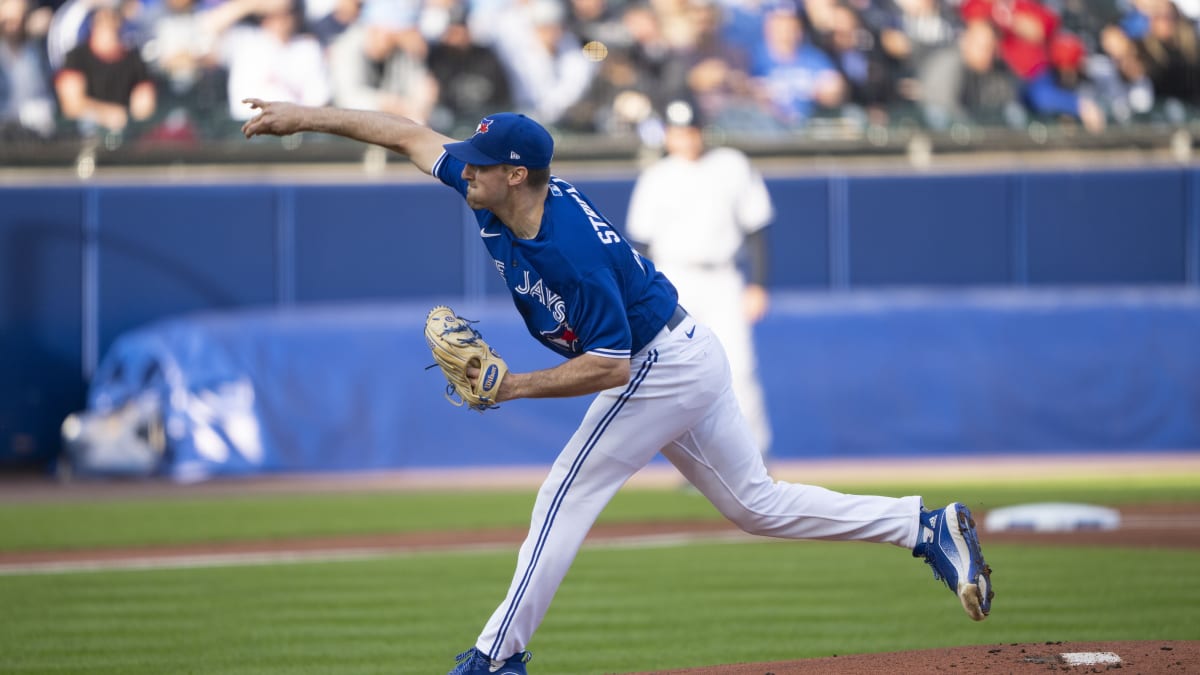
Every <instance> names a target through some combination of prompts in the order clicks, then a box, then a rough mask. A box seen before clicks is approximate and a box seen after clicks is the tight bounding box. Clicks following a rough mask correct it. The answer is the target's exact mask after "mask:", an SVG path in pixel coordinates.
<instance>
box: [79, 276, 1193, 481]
mask: <svg viewBox="0 0 1200 675" xmlns="http://www.w3.org/2000/svg"><path fill="white" fill-rule="evenodd" d="M432 304H434V303H433V302H430V303H421V304H417V303H401V304H387V305H370V306H334V307H318V308H303V309H288V310H276V309H270V310H261V311H238V312H231V313H223V314H202V315H194V316H184V317H179V318H175V319H171V320H166V321H161V322H158V323H155V324H152V325H148V326H146V327H144V328H142V329H139V330H136V331H132V332H129V333H127V334H125V335H123V336H121V337H120V338H119V339H118V340H117V341H116V342H115V343H114V345H113V348H112V349H111V350H110V351H109V353H108V354H107V355H106V356H105V358H104V359H103V361H102V363H101V365H100V368H99V369H98V371H97V373H96V376H95V378H94V379H93V382H92V383H91V389H90V392H89V410H91V411H106V410H114V409H116V408H119V407H120V406H121V405H122V404H123V403H124V402H126V401H130V400H134V399H136V398H138V397H145V396H147V395H148V394H149V395H150V396H152V397H157V399H158V401H159V402H160V406H161V414H162V419H163V426H164V429H165V432H166V433H165V436H166V446H167V453H166V456H165V457H166V458H165V461H164V464H163V465H162V466H161V467H160V470H162V471H164V472H166V473H168V474H170V475H173V476H175V477H176V478H180V479H198V478H204V477H206V476H210V475H235V474H246V473H259V472H288V471H340V470H363V469H375V468H405V467H433V466H459V465H518V464H548V463H549V462H550V461H551V460H552V459H553V457H554V456H555V455H556V453H557V451H558V449H559V447H560V446H561V444H562V443H563V442H565V440H566V439H567V438H568V437H569V436H570V434H571V432H572V431H573V430H574V428H575V425H576V423H577V422H578V420H579V419H580V418H581V417H582V415H583V411H584V409H585V408H586V406H587V403H588V400H589V397H584V398H578V399H564V400H547V399H543V400H527V401H514V402H508V403H505V404H502V405H501V407H500V409H498V410H492V411H488V412H486V413H477V412H473V411H470V410H467V409H465V408H456V407H454V406H451V405H450V404H449V403H447V402H446V401H445V400H444V398H443V397H442V392H443V390H444V388H445V380H444V379H443V378H442V376H441V374H440V372H439V371H437V370H436V369H432V370H426V366H428V365H430V364H431V363H432V359H431V357H430V356H429V353H428V350H427V348H426V346H425V343H424V337H423V334H422V329H423V326H424V316H425V313H426V312H427V311H428V309H429V307H430V306H431V305H432ZM455 309H456V310H457V311H458V312H459V313H460V314H462V315H464V316H467V317H468V318H471V319H477V320H479V321H480V323H479V324H478V327H479V328H480V330H481V331H482V332H483V333H484V335H485V336H486V337H487V338H488V340H489V342H491V343H492V344H493V345H495V346H496V348H497V350H498V351H499V352H500V353H501V355H502V356H504V357H505V358H506V359H507V360H508V362H509V364H510V366H511V367H512V368H514V369H515V370H519V371H524V370H531V369H535V368H544V367H549V366H553V365H555V364H556V363H558V362H559V361H558V357H556V356H554V355H553V354H550V353H549V352H547V351H546V350H544V349H543V348H541V347H539V346H538V345H537V344H536V343H535V342H534V341H533V340H532V339H531V338H530V337H529V335H528V334H527V333H526V332H525V329H524V327H523V326H522V325H521V324H520V323H519V319H518V317H517V314H516V312H515V311H514V310H513V309H512V307H511V306H510V305H508V304H507V303H505V302H493V303H490V304H489V305H488V306H486V307H485V306H475V307H472V306H463V307H456V308H455ZM756 341H757V345H758V349H759V360H760V363H761V364H762V373H761V374H762V378H763V383H764V388H765V390H766V395H767V398H768V400H769V409H770V414H771V418H772V423H773V426H774V433H775V447H774V448H773V450H772V454H773V456H774V457H776V458H780V459H786V458H802V457H818V458H832V457H857V456H885V455H893V456H894V455H926V454H978V453H998V452H1004V453H1011V452H1040V451H1054V452H1064V451H1105V450H1114V451H1115V450H1121V451H1128V450H1152V449H1184V448H1196V447H1200V292H1197V291H1195V290H1188V289H1180V288H1170V289H1136V290H1133V289H1119V288H1118V289H1113V288H1108V289H1092V290H1079V291H1071V290H1053V291H1051V290H1038V291H1013V290H1002V291H1001V290H997V291H952V292H947V291H939V292H915V291H914V292H906V291H887V292H869V293H866V292H852V293H851V292H847V293H815V294H803V293H799V294H787V295H783V294H780V295H777V296H776V297H775V298H774V304H773V306H772V311H771V312H770V313H769V315H768V317H767V318H766V319H765V320H764V321H763V323H762V324H760V326H759V328H758V331H757V335H756Z"/></svg>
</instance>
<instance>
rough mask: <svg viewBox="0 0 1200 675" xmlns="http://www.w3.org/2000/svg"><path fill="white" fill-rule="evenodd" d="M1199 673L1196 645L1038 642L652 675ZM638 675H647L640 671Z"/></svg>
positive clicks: (1199, 656)
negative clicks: (1113, 671)
mask: <svg viewBox="0 0 1200 675" xmlns="http://www.w3.org/2000/svg"><path fill="white" fill-rule="evenodd" d="M1118 669H1119V672H1121V673H1125V674H1127V675H1134V674H1135V673H1145V674H1146V675H1157V674H1161V673H1180V675H1182V674H1183V673H1196V672H1200V641H1192V640H1187V641H1136V642H1036V643H1028V644H1000V645H981V646H974V647H948V648H944V649H925V650H921V651H911V652H890V653H886V654H854V655H851V656H828V657H824V658H816V659H804V660H801V661H778V662H774V663H739V664H732V665H727V666H707V667H704V668H689V669H686V670H663V671H659V672H657V673H654V674H653V675H845V674H851V673H852V674H854V675H884V674H885V673H886V674H887V675H896V674H897V673H921V674H925V673H937V672H944V673H958V674H960V675H968V674H970V673H1042V674H1043V675H1044V674H1045V673H1047V672H1056V673H1103V672H1107V671H1110V670H1118ZM641 675H651V674H649V673H643V674H641Z"/></svg>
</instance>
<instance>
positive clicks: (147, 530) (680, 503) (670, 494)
mask: <svg viewBox="0 0 1200 675" xmlns="http://www.w3.org/2000/svg"><path fill="white" fill-rule="evenodd" d="M1029 480H1030V482H1027V483H1020V484H1019V483H998V484H996V483H986V484H985V483H983V482H982V481H980V482H979V483H974V484H972V483H958V484H955V485H947V484H945V483H933V484H931V485H928V486H922V485H877V484H864V485H829V486H828V487H832V488H834V489H838V490H841V491H843V492H853V493H859V494H882V495H893V496H900V495H906V494H923V495H924V497H925V501H926V503H927V504H930V505H934V504H943V503H946V502H949V501H954V500H958V501H964V502H966V503H967V504H969V505H970V506H971V507H972V508H973V509H989V508H995V507H998V506H1004V505H1008V504H1017V503H1022V502H1032V501H1080V502H1088V503H1100V504H1133V503H1143V502H1152V501H1156V502H1163V501H1190V502H1200V477H1197V476H1195V475H1179V476H1162V477H1155V478H1145V477H1141V478H1136V479H1131V480H1130V479H1122V478H1119V477H1117V478H1102V477H1089V478H1087V479H1080V480H1076V481H1063V480H1061V479H1056V480H1054V481H1047V482H1045V483H1040V482H1037V478H1036V476H1034V477H1031V478H1030V479H1029ZM533 496H534V490H533V489H532V488H530V489H527V490H517V491H513V490H508V491H495V492H472V493H462V494H447V493H444V492H408V493H390V492H369V493H321V494H269V495H246V496H239V497H230V496H227V495H225V496H219V497H217V496H197V495H194V494H190V493H189V492H188V490H187V489H185V488H181V489H180V491H179V495H178V496H173V497H170V498H166V499H145V498H140V499H108V500H102V501H91V502H83V501H77V502H59V503H10V504H4V505H2V507H0V551H21V550H39V549H41V550H59V549H73V548H94V547H100V546H135V545H155V544H178V543H185V542H194V541H236V540H258V539H287V538H296V537H305V536H330V535H339V534H369V533H384V532H414V531H432V530H443V529H448V528H454V529H473V528H487V527H525V526H526V525H527V524H528V522H529V510H530V508H531V506H532V504H533ZM719 518H720V515H719V514H717V512H716V510H715V509H713V507H712V506H711V505H710V504H709V503H708V502H707V501H706V500H704V499H703V498H702V497H699V496H697V495H694V494H687V493H684V492H681V491H675V490H645V489H643V490H625V491H622V492H620V493H618V494H617V497H616V498H615V499H614V500H613V502H612V503H611V504H609V506H608V508H607V509H606V510H605V512H604V513H603V514H602V515H601V518H600V520H601V522H645V521H664V520H716V519H719Z"/></svg>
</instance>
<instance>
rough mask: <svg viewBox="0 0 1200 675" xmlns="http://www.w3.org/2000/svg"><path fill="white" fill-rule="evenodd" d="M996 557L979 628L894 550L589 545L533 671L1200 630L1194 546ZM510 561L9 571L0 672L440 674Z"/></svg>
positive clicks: (470, 636)
mask: <svg viewBox="0 0 1200 675" xmlns="http://www.w3.org/2000/svg"><path fill="white" fill-rule="evenodd" d="M988 556H989V559H990V560H991V562H992V564H993V566H994V567H995V568H996V570H997V572H996V576H995V584H996V589H997V596H996V600H995V607H994V611H993V615H992V617H990V618H989V619H988V620H987V621H985V622H983V623H973V622H971V621H969V620H968V619H967V618H966V617H965V616H964V615H963V613H962V610H961V609H960V608H959V607H958V603H957V600H956V599H955V598H954V596H953V595H952V594H951V593H950V592H949V591H948V590H947V589H945V588H944V587H941V586H940V585H938V584H937V583H935V582H934V581H933V579H932V577H931V575H930V574H929V572H928V570H927V568H926V567H925V566H924V565H923V564H921V563H920V562H919V561H916V560H913V559H911V558H909V556H908V553H907V552H905V551H902V550H899V549H896V548H893V547H887V546H873V545H868V544H837V543H832V544H831V543H790V542H766V543H738V544H701V545H692V546H687V547H664V548H651V549H618V548H585V549H584V550H583V551H582V552H581V554H580V556H579V558H578V559H577V562H576V564H575V566H574V568H573V569H572V571H571V572H570V574H569V575H568V577H567V580H566V582H565V583H564V585H563V587H562V589H561V591H560V593H559V595H558V597H557V598H556V600H555V604H554V605H553V606H552V607H551V609H550V612H549V614H548V615H547V617H546V621H545V623H544V624H543V625H542V627H541V629H540V630H539V632H538V634H537V635H536V636H535V638H534V640H533V643H532V644H531V645H529V648H530V650H531V651H533V652H534V653H535V660H534V662H533V666H534V669H533V672H535V673H539V674H545V675H551V674H553V675H572V674H575V673H579V674H584V673H621V672H632V671H645V670H651V669H663V668H671V667H688V666H699V665H705V664H714V663H729V662H736V661H765V660H784V659H794V658H803V657H814V656H828V655H832V654H850V653H864V652H882V651H898V650H906V649H919V648H928V647H937V646H951V645H959V644H1001V643H1012V642H1041V641H1046V640H1106V639H1146V640H1150V639H1153V640H1188V639H1195V636H1196V635H1198V634H1200V609H1197V608H1198V607H1200V585H1197V584H1195V583H1191V581H1190V579H1192V578H1193V575H1194V570H1195V569H1197V567H1198V566H1200V552H1192V551H1172V550H1137V551H1135V550H1108V549H1094V548H1051V547H1047V548H1029V547H1021V546H1012V545H1004V546H992V547H990V548H989V549H988ZM514 557H515V555H514V554H513V553H474V554H467V553H461V554H453V555H446V554H421V555H411V556H398V557H390V558H381V559H373V560H362V561H353V562H340V563H319V564H316V563H313V564H294V565H281V566H263V567H229V568H212V569H186V570H155V571H139V572H133V571H130V572H94V573H76V574H56V575H29V576H7V577H0V602H2V606H3V607H4V608H5V621H4V622H3V624H2V625H0V672H4V673H88V674H97V675H100V674H104V673H114V674H115V673H123V674H131V675H132V674H138V673H146V674H151V673H153V674H159V673H230V674H234V673H273V674H274V673H279V674H283V673H289V674H290V673H413V674H427V673H438V672H445V670H447V669H448V668H449V666H450V665H451V661H452V657H453V655H454V654H455V653H457V652H458V651H460V650H462V649H465V648H466V647H468V646H469V645H470V644H471V642H472V641H473V640H474V637H475V634H476V633H477V631H478V630H479V628H480V626H481V625H482V622H483V620H484V619H486V617H487V615H488V614H489V613H490V612H491V610H492V609H493V608H494V606H495V604H496V603H497V602H498V601H499V599H500V597H499V594H500V593H502V592H503V589H504V588H505V587H506V585H507V582H508V578H509V575H510V574H511V568H512V564H513V560H514Z"/></svg>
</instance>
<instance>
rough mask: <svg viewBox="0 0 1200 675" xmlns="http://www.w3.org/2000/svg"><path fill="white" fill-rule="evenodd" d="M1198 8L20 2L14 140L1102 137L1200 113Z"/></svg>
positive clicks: (10, 38) (9, 61) (13, 3)
mask: <svg viewBox="0 0 1200 675" xmlns="http://www.w3.org/2000/svg"><path fill="white" fill-rule="evenodd" d="M1197 19H1200V0H1175V1H1174V2H1173V1H1172V0H0V142H12V141H14V140H31V139H32V140H37V139H55V138H64V137H65V138H71V137H84V136H88V135H94V134H97V133H110V134H111V133H122V132H124V133H126V134H132V135H136V136H137V137H139V138H149V139H162V140H175V141H184V142H188V141H191V142H195V141H203V140H204V139H209V138H232V137H233V136H234V135H236V134H237V130H238V128H239V127H240V124H241V122H242V121H243V120H245V119H247V118H248V117H249V116H250V115H251V111H250V109H249V108H248V107H247V106H246V105H244V104H243V103H242V100H243V99H244V98H245V97H249V96H253V97H260V98H265V99H275V100H288V101H294V102H297V103H304V104H311V105H319V104H333V105H338V106H343V107H352V108H364V109H372V110H383V111H388V112H393V113H398V114H401V115H405V116H407V117H410V118H412V119H415V120H418V121H422V122H426V123H428V124H430V125H431V126H433V127H434V128H437V129H439V130H441V131H444V132H446V133H448V134H452V135H457V136H463V135H466V134H469V133H470V132H471V131H472V130H473V128H474V126H475V124H476V122H477V121H478V119H479V117H480V116H481V115H483V114H485V113H488V112H495V111H499V110H519V111H523V112H526V113H528V114H530V115H532V116H534V117H535V118H537V119H539V120H540V121H542V122H543V123H545V124H547V125H549V126H551V127H554V128H556V129H558V130H560V131H564V132H568V133H570V132H578V133H591V134H611V133H638V134H640V135H642V136H643V137H646V138H649V137H653V136H654V134H655V133H657V131H656V130H658V129H661V122H660V119H661V113H662V111H663V110H664V108H665V105H666V103H667V102H669V101H671V100H675V99H679V98H684V99H687V100H689V101H691V102H692V103H693V104H694V106H695V107H696V108H697V112H698V113H699V115H700V116H701V118H702V119H703V120H704V121H705V122H706V123H707V124H711V125H718V126H720V127H721V128H723V129H725V130H727V131H729V132H732V133H746V134H771V133H775V132H781V131H782V132H792V131H795V130H798V129H804V128H805V127H806V126H808V125H813V124H815V121H816V120H819V119H824V120H829V119H835V120H839V121H846V120H850V121H853V122H856V123H860V124H864V125H867V124H883V125H887V124H894V123H896V122H897V121H898V120H901V119H904V120H911V121H915V123H917V124H920V125H922V126H924V127H927V128H931V129H947V128H950V127H951V126H952V125H954V124H956V123H962V124H973V125H1003V126H1008V127H1014V128H1020V127H1021V126H1022V125H1025V124H1028V123H1029V121H1030V120H1037V119H1045V120H1054V121H1065V122H1067V123H1071V124H1076V125H1078V126H1079V127H1080V128H1082V129H1085V130H1086V131H1088V132H1092V133H1100V132H1102V131H1103V130H1105V129H1106V128H1112V127H1114V126H1120V125H1130V124H1136V123H1138V122H1139V121H1142V120H1150V119H1164V120H1173V121H1183V120H1184V119H1186V118H1187V117H1188V115H1190V113H1191V111H1192V110H1193V108H1194V107H1195V106H1196V105H1197V104H1198V103H1200V37H1198V34H1197Z"/></svg>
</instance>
